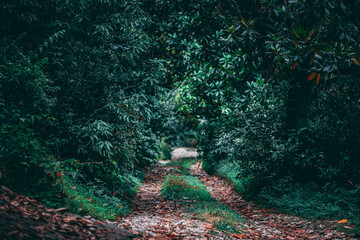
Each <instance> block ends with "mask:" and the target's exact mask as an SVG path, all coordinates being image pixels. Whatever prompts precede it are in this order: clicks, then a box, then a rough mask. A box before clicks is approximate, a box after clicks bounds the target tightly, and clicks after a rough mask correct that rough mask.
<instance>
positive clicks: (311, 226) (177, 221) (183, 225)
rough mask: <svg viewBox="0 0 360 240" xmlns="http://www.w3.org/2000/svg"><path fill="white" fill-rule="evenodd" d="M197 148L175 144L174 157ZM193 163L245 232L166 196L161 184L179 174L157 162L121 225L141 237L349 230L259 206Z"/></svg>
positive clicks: (327, 234)
mask: <svg viewBox="0 0 360 240" xmlns="http://www.w3.org/2000/svg"><path fill="white" fill-rule="evenodd" d="M196 156H197V153H196V152H195V151H189V149H186V148H178V149H175V150H174V151H173V153H172V160H176V159H180V158H188V157H196ZM199 166H200V165H199V164H194V165H192V166H191V171H190V172H191V174H192V175H193V176H196V177H198V178H199V179H200V180H201V181H202V182H203V184H204V185H205V186H206V187H207V189H208V191H209V192H210V194H211V196H212V197H213V198H215V199H216V200H218V201H220V202H222V203H224V204H226V205H228V206H230V207H231V208H232V209H234V210H235V211H236V212H237V213H238V214H239V215H241V216H242V217H243V218H244V219H245V220H244V223H242V225H243V229H244V232H243V233H242V234H239V235H231V234H228V233H225V232H220V231H216V230H215V233H216V234H213V233H214V231H213V230H214V229H212V228H211V227H209V223H207V222H204V221H201V220H198V219H196V218H195V216H193V215H192V214H190V213H189V212H188V211H187V210H186V209H184V207H183V206H180V205H179V204H178V203H176V201H166V200H164V199H162V197H161V194H160V190H161V187H162V185H163V182H164V177H165V176H166V175H169V174H173V175H174V174H175V175H176V174H177V173H178V171H176V169H175V168H174V167H170V166H164V165H163V164H162V163H158V164H157V165H156V166H153V167H151V168H148V169H147V174H146V176H145V179H144V183H143V184H142V186H141V187H140V188H139V191H138V194H137V196H136V197H135V199H134V202H133V204H134V209H135V211H134V213H133V214H131V215H129V216H128V217H126V218H123V219H122V220H121V222H120V223H119V226H121V227H125V228H127V229H129V230H130V231H132V232H133V233H135V234H137V236H138V237H137V239H238V238H243V239H346V235H345V234H344V233H342V232H339V231H337V230H336V229H335V227H334V222H331V221H321V222H313V221H309V220H305V219H302V218H300V217H296V216H292V215H288V214H281V213H277V212H275V211H273V210H264V209H260V208H257V207H256V206H255V204H254V203H252V202H249V201H245V200H243V199H242V198H241V196H240V195H239V194H238V193H237V192H236V191H235V190H234V189H233V188H232V185H231V183H230V182H229V181H227V180H225V179H221V178H219V177H216V176H210V175H208V174H206V173H205V172H204V171H202V170H201V169H200V168H199Z"/></svg>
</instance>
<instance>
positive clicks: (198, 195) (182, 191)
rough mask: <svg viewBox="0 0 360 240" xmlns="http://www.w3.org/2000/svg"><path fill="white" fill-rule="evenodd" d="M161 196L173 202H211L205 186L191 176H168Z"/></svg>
mask: <svg viewBox="0 0 360 240" xmlns="http://www.w3.org/2000/svg"><path fill="white" fill-rule="evenodd" d="M161 195H162V196H163V198H164V199H173V200H179V199H189V200H199V201H211V200H213V198H212V197H211V196H210V194H209V192H208V191H207V190H206V188H205V186H204V185H203V184H202V183H201V182H200V181H199V180H198V179H197V178H195V177H193V176H174V175H168V176H167V177H166V179H165V182H164V185H163V187H162V189H161Z"/></svg>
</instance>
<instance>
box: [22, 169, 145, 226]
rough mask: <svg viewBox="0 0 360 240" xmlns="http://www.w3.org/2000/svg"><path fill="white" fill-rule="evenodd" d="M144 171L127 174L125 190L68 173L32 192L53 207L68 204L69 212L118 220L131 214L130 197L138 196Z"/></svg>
mask: <svg viewBox="0 0 360 240" xmlns="http://www.w3.org/2000/svg"><path fill="white" fill-rule="evenodd" d="M142 178H143V173H142V172H141V174H140V173H139V174H137V176H136V177H135V176H128V183H127V184H128V187H127V189H126V192H123V193H117V192H116V191H115V192H110V191H109V189H108V188H107V187H106V186H105V185H104V184H103V185H101V184H99V183H93V182H88V183H81V182H80V181H75V180H74V179H73V178H71V177H69V176H66V175H64V176H62V177H61V178H59V179H58V180H57V182H56V185H55V186H54V187H52V188H49V189H47V190H46V191H43V192H37V193H36V194H32V193H31V192H28V193H27V195H31V196H33V197H35V198H36V199H38V200H39V201H41V202H42V203H43V204H44V205H45V206H47V207H52V208H59V207H64V206H65V207H67V208H68V209H69V211H71V212H74V213H78V214H82V215H90V216H92V217H94V218H97V219H102V220H105V219H109V220H116V219H118V218H119V217H123V216H126V215H128V214H130V213H131V212H132V211H133V209H132V208H131V207H130V204H129V203H130V200H131V198H132V197H133V196H135V195H136V193H137V189H138V187H139V186H140V185H141V182H142Z"/></svg>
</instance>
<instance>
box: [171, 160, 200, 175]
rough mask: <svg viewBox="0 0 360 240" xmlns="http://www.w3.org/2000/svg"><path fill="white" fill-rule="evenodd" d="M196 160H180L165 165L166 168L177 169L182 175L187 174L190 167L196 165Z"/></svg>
mask: <svg viewBox="0 0 360 240" xmlns="http://www.w3.org/2000/svg"><path fill="white" fill-rule="evenodd" d="M196 161H197V160H196V158H180V159H178V160H175V161H172V162H169V163H166V164H165V165H166V166H171V167H178V168H179V169H180V170H181V172H182V173H184V174H188V173H189V172H188V170H189V168H190V166H191V165H193V164H194V163H196Z"/></svg>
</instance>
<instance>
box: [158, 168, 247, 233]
mask: <svg viewBox="0 0 360 240" xmlns="http://www.w3.org/2000/svg"><path fill="white" fill-rule="evenodd" d="M161 194H162V196H163V197H164V199H171V200H176V201H178V202H179V203H180V204H181V205H182V206H183V207H184V209H186V210H187V211H189V213H195V216H196V217H197V218H198V219H201V220H203V221H206V222H209V223H212V224H213V225H214V227H215V228H217V229H219V230H226V231H228V232H233V233H238V232H240V231H241V227H240V222H242V218H241V217H240V216H239V215H237V214H236V212H235V211H234V210H233V209H231V208H230V207H228V206H226V205H224V204H222V203H220V202H218V201H216V199H214V198H212V197H211V196H210V194H209V192H208V191H207V189H206V187H205V186H204V185H203V184H202V183H201V182H200V181H199V180H198V179H197V178H196V177H193V176H174V175H169V176H167V177H166V179H165V182H164V185H163V187H162V190H161ZM186 200H193V201H186Z"/></svg>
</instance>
